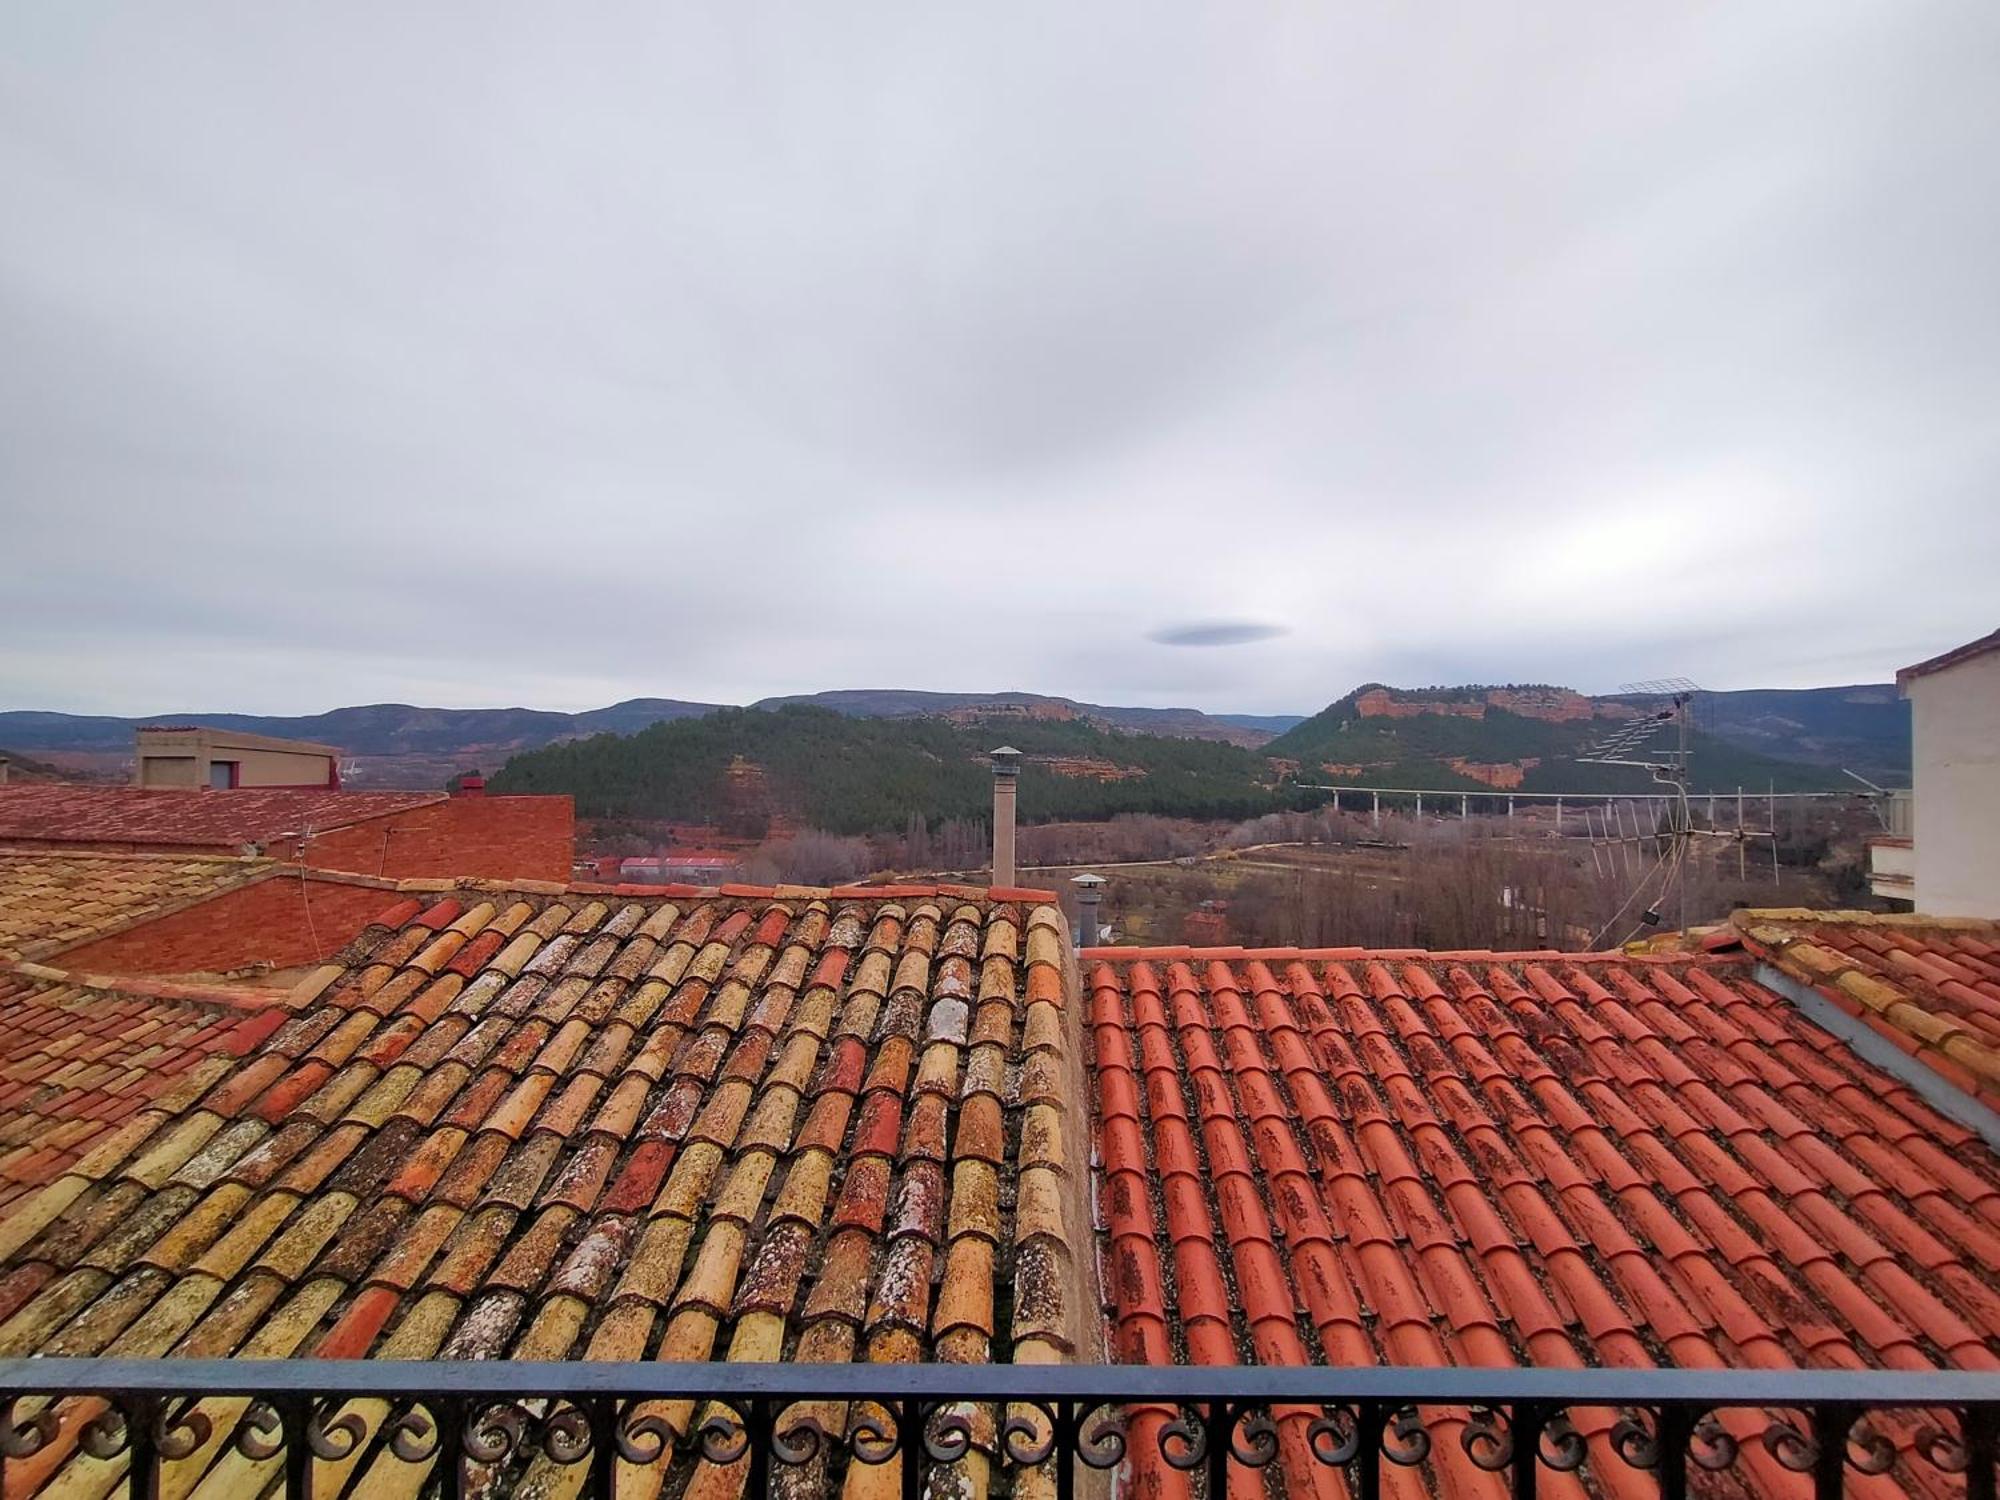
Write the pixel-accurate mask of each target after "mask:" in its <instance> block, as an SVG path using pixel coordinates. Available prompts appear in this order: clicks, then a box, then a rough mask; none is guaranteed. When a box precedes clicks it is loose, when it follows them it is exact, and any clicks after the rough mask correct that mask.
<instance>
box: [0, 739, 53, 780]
mask: <svg viewBox="0 0 2000 1500" xmlns="http://www.w3.org/2000/svg"><path fill="white" fill-rule="evenodd" d="M0 761H5V762H6V763H7V778H6V779H7V780H8V781H10V782H13V781H67V780H69V778H68V777H67V776H65V775H64V774H63V772H62V768H61V767H60V766H52V765H50V764H49V763H48V762H47V761H43V760H35V759H33V758H32V757H30V756H26V755H21V754H19V753H18V752H16V751H13V750H9V749H8V748H7V747H6V746H4V745H0Z"/></svg>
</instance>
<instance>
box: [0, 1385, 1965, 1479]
mask: <svg viewBox="0 0 2000 1500" xmlns="http://www.w3.org/2000/svg"><path fill="white" fill-rule="evenodd" d="M92 1399H95V1400H96V1401H97V1402H100V1403H102V1409H101V1410H93V1409H92V1408H89V1407H85V1408H78V1407H76V1406H74V1405H72V1406H70V1407H68V1408H67V1410H68V1412H69V1413H70V1420H69V1422H68V1426H67V1429H66V1428H65V1423H64V1421H63V1420H62V1412H63V1410H64V1408H63V1406H62V1403H64V1402H76V1401H78V1400H86V1401H88V1400H92ZM218 1402H228V1403H229V1404H230V1405H231V1406H232V1407H240V1408H241V1410H240V1412H239V1413H238V1414H237V1415H236V1416H235V1417H233V1418H232V1419H231V1422H230V1425H229V1430H227V1431H226V1432H223V1433H221V1434H220V1440H219V1441H218V1432H217V1424H216V1423H215V1422H214V1421H212V1420H211V1419H210V1416H209V1415H208V1412H207V1411H205V1410H204V1409H203V1404H208V1405H209V1406H210V1407H211V1409H212V1408H213V1405H214V1404H215V1403H218ZM354 1402H375V1403H380V1404H381V1408H382V1410H381V1412H380V1413H379V1414H378V1416H377V1417H376V1419H374V1420H372V1421H371V1419H370V1418H369V1417H368V1416H366V1415H365V1414H364V1413H363V1412H360V1411H356V1410H355V1409H353V1407H352V1406H351V1405H350V1403H354ZM676 1403H679V1408H678V1410H679V1415H678V1416H674V1415H673V1412H674V1411H675V1404H676ZM829 1406H831V1407H832V1408H834V1409H835V1410H840V1411H843V1412H844V1413H845V1415H844V1416H843V1417H841V1418H840V1419H838V1420H837V1421H836V1422H835V1423H834V1424H832V1425H829V1424H827V1423H826V1422H823V1421H822V1420H820V1417H821V1416H822V1415H823V1414H824V1413H825V1412H826V1410H827V1409H828V1407H829ZM662 1407H665V1408H666V1410H665V1411H664V1412H663V1411H662ZM1574 1408H1594V1409H1598V1410H1600V1411H1601V1410H1604V1409H1610V1410H1614V1411H1616V1412H1618V1413H1619V1415H1618V1417H1617V1419H1616V1421H1615V1424H1614V1425H1613V1427H1612V1429H1611V1431H1610V1434H1609V1447H1610V1449H1611V1450H1612V1452H1613V1453H1615V1455H1616V1461H1617V1462H1621V1463H1623V1464H1625V1465H1629V1466H1630V1467H1632V1468H1634V1469H1640V1470H1650V1471H1652V1472H1653V1473H1654V1474H1655V1475H1656V1477H1657V1479H1658V1483H1659V1488H1660V1493H1661V1494H1662V1495H1664V1496H1667V1497H1670V1500H1673V1497H1679V1496H1682V1495H1685V1494H1686V1493H1687V1492H1688V1485H1689V1479H1690V1475H1691V1474H1693V1473H1702V1472H1717V1471H1721V1470H1726V1469H1728V1468H1730V1467H1731V1466H1732V1465H1733V1464H1736V1463H1737V1462H1738V1460H1739V1458H1740V1457H1741V1456H1742V1453H1743V1450H1744V1449H1745V1448H1746V1447H1747V1446H1748V1443H1750V1442H1756V1443H1758V1444H1761V1446H1762V1447H1763V1449H1764V1450H1765V1453H1766V1454H1767V1455H1768V1458H1769V1459H1770V1460H1771V1461H1772V1463H1774V1464H1775V1466H1776V1468H1777V1469H1778V1470H1782V1471H1784V1472H1785V1473H1787V1474H1792V1475H1796V1476H1797V1477H1798V1492H1799V1493H1800V1494H1805V1493H1808V1492H1810V1493H1812V1494H1813V1495H1815V1496H1819V1497H1831V1496H1837V1495H1839V1494H1841V1493H1842V1490H1843V1487H1844V1485H1845V1483H1846V1479H1847V1476H1848V1474H1849V1473H1850V1472H1854V1473H1860V1474H1870V1475H1892V1478H1893V1473H1892V1471H1895V1470H1896V1469H1897V1466H1898V1465H1902V1464H1918V1463H1922V1464H1929V1465H1931V1466H1933V1467H1934V1468H1935V1469H1936V1470H1937V1471H1938V1472H1940V1473H1943V1474H1951V1475H1958V1476H1962V1482H1963V1485H1964V1490H1965V1493H1966V1494H1967V1495H1968V1496H1969V1497H1971V1500H1993V1497H1994V1462H1995V1445H1996V1435H2000V1374H1985V1373H1973V1372H1962V1371H1934V1372H1918V1373H1910V1372H1901V1371H1827V1370H1787V1371H1749V1370H1730V1371H1697V1370H1631V1369H1597V1370H1552V1369H1492V1368H1478V1369H1475V1368H1445V1369H1409V1368H1365V1369H1333V1368H1327V1367H1323V1366H1228V1367H1218V1366H1181V1365H1176V1366H1140V1365H1101V1364H1090V1365H1065V1366H1031V1365H949V1364H928V1365H888V1364H882V1365H875V1364H842V1365H793V1364H732V1363H707V1364H671V1363H649V1362H640V1363H616V1364H612V1363H593V1362H589V1361H561V1362H544V1363H536V1362H528V1361H506V1360H494V1361H439V1360H423V1361H416V1360H411V1361H395V1360H303V1359H302V1360H181V1359H162V1360H115V1359H26V1360H21V1359H15V1360H0V1466H5V1467H8V1468H11V1467H13V1466H15V1465H18V1464H22V1463H24V1462H32V1461H34V1460H35V1458H36V1456H37V1455H40V1456H41V1458H42V1459H43V1460H44V1461H45V1462H46V1461H48V1460H50V1459H52V1458H56V1457H59V1456H60V1455H61V1454H62V1453H63V1452H65V1451H66V1447H65V1445H67V1444H69V1443H71V1442H73V1443H74V1447H75V1451H77V1452H79V1453H82V1454H86V1455H89V1456H91V1457H93V1458H96V1459H99V1460H114V1461H118V1460H122V1461H123V1463H124V1464H125V1467H126V1469H127V1483H128V1485H129V1492H130V1494H131V1495H132V1496H133V1497H135V1500H153V1497H155V1496H156V1495H157V1494H158V1492H159V1491H158V1487H159V1477H160V1465H161V1463H162V1462H163V1461H176V1460H181V1459H187V1458H189V1457H191V1456H197V1455H203V1454H206V1455H207V1460H212V1459H213V1458H214V1456H215V1454H216V1453H217V1452H219V1451H220V1447H221V1444H227V1445H229V1446H233V1447H234V1449H235V1450H236V1451H237V1452H238V1453H240V1454H242V1455H243V1456H244V1457H245V1458H248V1459H251V1460H253V1461H262V1462H267V1463H268V1462H270V1461H273V1460H279V1459H281V1460H282V1465H283V1483H284V1490H285V1493H286V1494H287V1495H288V1496H292V1497H308V1496H311V1495H312V1494H313V1483H314V1463H315V1460H319V1461H325V1462H330V1463H341V1462H343V1461H346V1460H351V1459H367V1460H371V1461H395V1462H404V1463H410V1464H422V1465H426V1466H430V1467H435V1468H438V1469H440V1470H441V1472H440V1473H438V1474H437V1475H435V1476H432V1477H430V1478H427V1480H426V1484H427V1486H428V1487H429V1488H430V1489H432V1490H434V1491H436V1492H440V1493H443V1494H447V1495H452V1496H461V1495H465V1494H468V1493H474V1492H479V1493H488V1492H493V1491H495V1490H496V1489H498V1488H501V1487H502V1485H501V1484H500V1483H499V1482H498V1481H497V1480H496V1478H495V1476H500V1475H505V1474H507V1473H509V1472H510V1471H511V1470H512V1469H516V1468H518V1467H519V1466H521V1465H524V1464H526V1463H529V1462H540V1461H546V1462H549V1463H553V1464H555V1465H558V1466H563V1467H572V1466H575V1465H579V1464H581V1465H585V1466H587V1467H586V1469H585V1471H584V1472H585V1476H586V1482H587V1488H586V1493H587V1494H589V1495H590V1496H591V1497H593V1500H612V1497H613V1496H615V1494H616V1493H617V1487H618V1480H619V1474H620V1470H621V1468H623V1467H624V1466H629V1465H641V1466H644V1465H651V1464H663V1463H672V1462H676V1461H698V1460H705V1461H707V1462H709V1463H712V1464H722V1465H732V1466H733V1465H747V1469H746V1470H745V1472H744V1481H745V1482H744V1491H743V1492H744V1493H745V1494H747V1495H749V1496H751V1497H758V1500H761V1497H763V1496H764V1495H765V1494H767V1493H768V1492H769V1491H770V1489H771V1488H772V1484H773V1479H774V1476H777V1475H779V1474H780V1472H781V1471H785V1470H790V1471H793V1472H794V1477H801V1476H800V1475H799V1471H807V1472H806V1475H805V1476H804V1477H810V1475H811V1474H817V1475H818V1476H819V1478H820V1479H821V1481H825V1480H826V1478H827V1475H828V1474H829V1473H830V1470H829V1469H828V1468H827V1467H826V1466H827V1465H829V1464H831V1463H832V1462H834V1461H836V1460H842V1461H845V1462H850V1463H862V1464H885V1463H895V1462H899V1461H900V1460H901V1459H902V1458H904V1457H906V1456H912V1455H914V1457H915V1460H916V1461H914V1462H908V1463H901V1466H900V1470H899V1474H898V1478H899V1483H900V1490H901V1493H902V1494H903V1495H904V1496H906V1497H910V1500H915V1497H916V1496H918V1495H920V1494H922V1493H924V1485H925V1475H926V1465H928V1466H930V1469H931V1470H932V1472H933V1473H934V1472H935V1470H936V1468H937V1466H941V1465H942V1466H949V1465H952V1464H956V1463H959V1462H962V1461H964V1460H966V1459H967V1458H968V1457H969V1456H970V1455H971V1454H972V1453H973V1451H974V1450H975V1449H977V1450H978V1451H979V1452H980V1453H983V1454H985V1455H987V1456H988V1458H989V1459H991V1460H993V1461H995V1462H997V1463H999V1464H1001V1465H1002V1466H1004V1467H1010V1468H1011V1469H1012V1470H1014V1471H1015V1472H1016V1473H1018V1472H1019V1471H1021V1470H1028V1469H1046V1470H1049V1471H1051V1474H1050V1477H1051V1479H1052V1481H1053V1486H1052V1487H1053V1489H1054V1491H1055V1494H1056V1496H1057V1497H1058V1500H1072V1497H1073V1496H1074V1495H1075V1493H1076V1486H1077V1482H1078V1478H1079V1475H1080V1473H1082V1472H1083V1471H1087V1470H1108V1469H1113V1468H1116V1467H1117V1466H1119V1465H1120V1464H1122V1463H1124V1462H1126V1461H1127V1460H1128V1459H1130V1458H1135V1457H1137V1456H1138V1453H1137V1450H1136V1449H1135V1447H1134V1444H1133V1442H1132V1440H1131V1439H1132V1435H1133V1430H1134V1429H1136V1428H1139V1427H1140V1426H1141V1425H1142V1424H1141V1423H1140V1422H1139V1420H1138V1418H1139V1417H1140V1416H1142V1415H1143V1416H1146V1417H1147V1418H1148V1420H1147V1421H1146V1422H1145V1423H1144V1424H1143V1425H1144V1427H1145V1430H1146V1431H1147V1433H1148V1434H1149V1437H1148V1441H1150V1442H1151V1443H1152V1444H1153V1445H1154V1449H1155V1453H1154V1456H1155V1457H1156V1458H1157V1459H1158V1461H1159V1462H1161V1463H1164V1464H1165V1465H1166V1466H1168V1467H1170V1468H1173V1469H1177V1470H1183V1471H1189V1472H1190V1473H1198V1474H1200V1475H1201V1476H1203V1477H1204V1484H1203V1493H1205V1494H1206V1495H1207V1496H1211V1497H1221V1496H1222V1495H1223V1494H1224V1493H1225V1483H1226V1475H1227V1472H1228V1469H1229V1467H1230V1466H1232V1465H1239V1464H1240V1465H1243V1466H1245V1467H1246V1468H1250V1469H1258V1470H1261V1469H1265V1468H1268V1467H1269V1466H1270V1465H1271V1464H1273V1463H1274V1462H1277V1461H1278V1460H1279V1453H1280V1446H1281V1443H1280V1423H1281V1422H1282V1423H1285V1424H1287V1427H1288V1430H1289V1431H1290V1432H1291V1433H1293V1434H1294V1436H1295V1437H1296V1435H1297V1433H1298V1423H1299V1422H1301V1421H1303V1422H1305V1423H1306V1433H1305V1439H1306V1441H1305V1448H1306V1450H1307V1451H1309V1453H1310V1461H1311V1462H1313V1463H1316V1464H1321V1465H1326V1466H1328V1467H1330V1468H1332V1469H1336V1470H1339V1471H1340V1472H1342V1473H1343V1474H1344V1475H1345V1476H1346V1478H1347V1481H1348V1486H1349V1488H1350V1489H1351V1490H1352V1491H1353V1492H1354V1493H1356V1494H1358V1495H1360V1496H1361V1497H1363V1500H1373V1497H1375V1496H1377V1495H1379V1494H1380V1493H1381V1490H1382V1480H1383V1472H1384V1470H1383V1465H1385V1464H1393V1465H1406V1466H1408V1465H1418V1464H1422V1463H1424V1462H1426V1460H1427V1459H1430V1458H1432V1457H1433V1456H1434V1455H1433V1432H1434V1429H1435V1427H1436V1426H1437V1423H1438V1420H1439V1418H1440V1417H1441V1416H1445V1415H1451V1416H1452V1417H1453V1418H1454V1419H1455V1420H1453V1422H1452V1426H1453V1427H1454V1428H1455V1429H1456V1430H1457V1431H1458V1434H1459V1436H1458V1442H1459V1444H1460V1446H1461V1447H1462V1448H1463V1450H1464V1453H1465V1455H1466V1457H1467V1458H1468V1459H1469V1460H1470V1461H1471V1462H1472V1463H1473V1464H1474V1465H1475V1466H1476V1467H1478V1468H1479V1469H1483V1470H1486V1471H1489V1472H1492V1473H1495V1474H1496V1475H1498V1474H1501V1473H1504V1474H1506V1475H1507V1477H1508V1481H1509V1485H1510V1488H1511V1492H1512V1494H1513V1495H1515V1496H1531V1495H1533V1494H1534V1493H1535V1490H1536V1485H1537V1482H1538V1479H1539V1477H1540V1475H1541V1474H1542V1473H1543V1472H1544V1471H1558V1472H1561V1471H1575V1470H1579V1469H1584V1467H1585V1464H1586V1450H1587V1447H1588V1445H1587V1444H1586V1442H1585V1440H1584V1439H1583V1437H1582V1436H1581V1435H1580V1434H1579V1432H1578V1430H1577V1428H1576V1427H1575V1426H1574V1425H1572V1423H1571V1421H1570V1418H1569V1415H1568V1414H1569V1412H1570V1411H1571V1410H1572V1409H1574ZM86 1412H87V1413H89V1415H88V1418H87V1420H84V1419H83V1418H84V1414H85V1413H86ZM1888 1414H1896V1415H1894V1416H1889V1415H1888ZM1877 1418H1881V1419H1882V1420H1881V1421H1880V1422H1878V1421H1877V1420H1876V1419H1877ZM79 1421H80V1422H81V1425H80V1426H79V1425H78V1422H79ZM1883 1425H1893V1426H1894V1427H1895V1428H1896V1429H1897V1430H1898V1431H1900V1432H1902V1434H1903V1435H1904V1437H1905V1438H1906V1440H1907V1441H1906V1442H1904V1443H1901V1444H1899V1443H1898V1442H1897V1441H1896V1440H1895V1439H1894V1438H1893V1437H1892V1436H1890V1435H1888V1434H1885V1433H1884V1432H1883V1431H1882V1430H1881V1427H1882V1426H1883ZM1731 1428H1734V1429H1736V1430H1735V1432H1732V1431H1731V1430H1730V1429H1731ZM1751 1428H1754V1429H1755V1435H1754V1437H1749V1436H1746V1435H1745V1433H1746V1430H1747V1429H1751ZM66 1431H67V1435H66ZM52 1444H53V1445H56V1451H54V1452H50V1451H45V1450H48V1449H49V1448H50V1445H52ZM1294 1446H1295V1447H1296V1444H1295V1445H1294ZM207 1460H205V1461H207ZM1589 1461H1590V1462H1591V1463H1596V1462H1598V1461H1599V1460H1598V1457H1591V1458H1590V1459H1589ZM814 1466H819V1467H817V1468H815V1467H814ZM6 1477H8V1478H9V1482H8V1483H7V1484H6V1486H5V1488H6V1492H7V1493H8V1494H14V1493H17V1492H18V1491H17V1488H16V1485H15V1484H14V1483H13V1482H11V1476H6ZM1585 1478H1586V1479H1587V1478H1588V1470H1587V1469H1586V1470H1585ZM1752 1487H1753V1488H1760V1487H1762V1486H1759V1485H1757V1484H1754V1483H1753V1485H1752ZM322 1488H323V1489H325V1492H326V1493H327V1494H329V1495H330V1494H331V1493H332V1491H331V1489H326V1488H325V1487H322ZM654 1488H655V1489H657V1487H656V1486H655V1487H654ZM793 1492H796V1491H795V1490H794V1491H793Z"/></svg>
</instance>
